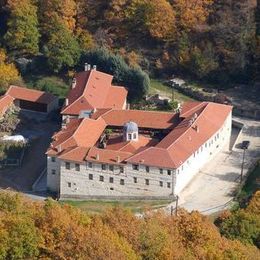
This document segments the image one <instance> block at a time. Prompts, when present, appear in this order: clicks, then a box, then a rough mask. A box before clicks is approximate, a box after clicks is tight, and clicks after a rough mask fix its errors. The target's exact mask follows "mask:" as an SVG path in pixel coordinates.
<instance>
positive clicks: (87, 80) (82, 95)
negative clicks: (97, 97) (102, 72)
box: [61, 70, 92, 113]
mask: <svg viewBox="0 0 260 260" xmlns="http://www.w3.org/2000/svg"><path fill="white" fill-rule="evenodd" d="M83 72H85V71H83ZM91 72H92V70H90V71H89V76H88V77H87V79H86V82H85V87H84V91H83V93H82V94H81V95H80V96H79V97H78V98H77V99H75V100H74V101H73V102H72V103H71V104H69V105H68V106H66V107H65V108H64V109H63V110H62V111H61V112H62V113H64V112H65V111H66V110H67V109H68V108H70V107H71V106H72V105H73V104H74V103H76V102H77V101H79V100H80V98H82V97H84V93H85V90H86V89H87V87H86V86H87V84H88V82H89V78H90V75H91ZM66 98H67V97H66ZM84 98H85V97H84ZM85 100H86V101H87V99H86V98H85ZM87 102H88V101H87ZM88 104H89V105H91V104H90V103H89V102H88ZM91 106H92V105H91Z"/></svg>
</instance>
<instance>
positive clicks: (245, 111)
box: [167, 78, 260, 120]
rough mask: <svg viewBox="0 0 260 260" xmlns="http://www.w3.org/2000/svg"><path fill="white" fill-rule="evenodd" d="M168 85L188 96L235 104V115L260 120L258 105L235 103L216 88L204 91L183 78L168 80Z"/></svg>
mask: <svg viewBox="0 0 260 260" xmlns="http://www.w3.org/2000/svg"><path fill="white" fill-rule="evenodd" d="M167 85H169V86H170V87H173V88H174V89H176V90H178V91H179V92H181V93H183V94H184V95H186V96H189V97H191V98H194V99H196V100H199V101H209V102H217V103H222V104H230V105H232V106H233V114H234V115H235V116H241V117H247V118H251V119H255V120H260V109H259V108H257V107H256V106H253V107H252V106H246V105H244V104H242V102H241V104H240V103H233V102H232V98H230V97H228V96H226V95H225V94H224V93H221V92H220V93H218V91H217V90H216V89H211V90H207V91H208V92H207V91H204V90H203V89H202V88H196V87H194V86H191V85H188V84H187V83H185V81H183V80H181V79H177V78H176V79H174V80H172V81H170V82H167Z"/></svg>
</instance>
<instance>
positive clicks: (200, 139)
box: [127, 102, 232, 168]
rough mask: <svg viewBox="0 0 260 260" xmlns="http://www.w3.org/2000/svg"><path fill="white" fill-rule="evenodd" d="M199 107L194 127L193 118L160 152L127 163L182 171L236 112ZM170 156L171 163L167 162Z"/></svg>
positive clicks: (143, 154) (217, 106) (146, 153)
mask: <svg viewBox="0 0 260 260" xmlns="http://www.w3.org/2000/svg"><path fill="white" fill-rule="evenodd" d="M197 108H198V110H194V111H193V112H194V114H195V113H196V114H197V118H196V119H195V120H194V122H193V123H192V124H190V120H191V119H192V115H190V116H189V117H187V118H185V119H184V120H183V121H182V122H181V123H180V124H179V125H178V126H177V127H176V128H174V129H173V130H172V132H171V133H169V134H168V135H167V136H166V137H165V138H164V139H163V140H162V141H161V142H160V143H159V144H158V145H156V147H155V148H156V149H148V150H144V151H143V152H141V153H139V154H136V155H134V156H133V157H131V158H129V159H128V160H127V161H128V162H131V163H140V161H142V162H143V164H148V165H154V166H159V167H166V166H167V165H168V166H167V167H170V166H171V168H178V167H179V166H181V165H182V164H183V163H184V162H185V161H186V160H187V159H188V158H189V157H190V156H191V155H192V154H193V153H194V152H196V151H197V150H198V149H199V148H200V147H201V145H203V144H204V143H205V142H206V141H207V140H209V139H210V138H211V136H213V135H214V134H215V133H216V132H217V131H218V130H219V129H220V128H221V127H222V125H223V124H224V122H225V120H226V118H227V117H228V115H229V114H230V113H231V111H232V107H231V106H226V105H221V104H216V103H208V102H203V103H202V104H201V106H198V107H197ZM194 114H193V115H194ZM196 129H198V131H197V130H196ZM157 148H158V149H159V150H158V149H157ZM162 151H163V152H162ZM166 152H167V153H166ZM152 154H153V155H152ZM166 157H167V158H168V159H167V163H168V164H167V163H165V158H166ZM160 162H161V163H160Z"/></svg>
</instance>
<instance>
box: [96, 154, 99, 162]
mask: <svg viewBox="0 0 260 260" xmlns="http://www.w3.org/2000/svg"><path fill="white" fill-rule="evenodd" d="M96 160H97V161H98V160H99V154H98V153H97V155H96Z"/></svg>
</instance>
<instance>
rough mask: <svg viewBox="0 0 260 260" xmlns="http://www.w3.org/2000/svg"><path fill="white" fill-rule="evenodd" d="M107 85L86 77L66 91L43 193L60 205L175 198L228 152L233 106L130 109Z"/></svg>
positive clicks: (94, 75)
mask: <svg viewBox="0 0 260 260" xmlns="http://www.w3.org/2000/svg"><path fill="white" fill-rule="evenodd" d="M111 81H112V76H109V75H106V74H104V73H101V72H98V71H96V70H90V71H89V70H85V71H84V72H83V73H79V74H78V75H77V77H76V83H75V84H76V86H72V89H71V91H70V94H69V96H68V100H67V101H66V103H65V106H64V108H63V110H62V114H63V115H65V116H66V124H63V127H62V129H61V130H60V131H59V132H58V133H56V134H55V135H54V136H53V140H52V143H51V144H50V147H49V149H48V151H47V164H48V167H47V186H48V189H49V190H50V191H51V192H55V193H57V194H58V196H59V197H60V198H128V199H129V198H162V197H169V196H172V195H176V194H178V193H180V192H181V191H182V190H183V188H184V187H185V186H186V185H187V184H188V183H189V182H190V181H191V180H192V178H193V177H194V176H195V175H196V173H197V172H198V171H199V170H200V168H201V167H202V166H203V165H204V164H205V163H206V162H208V161H209V160H210V159H211V158H213V156H214V154H216V153H217V152H219V151H220V150H223V149H227V150H228V149H229V141H230V136H231V121H232V119H231V117H232V107H231V106H227V105H222V104H217V103H211V102H187V103H184V104H183V105H182V107H181V108H180V109H179V111H177V112H156V111H142V110H128V109H124V108H125V107H126V105H125V104H126V94H127V91H126V90H125V89H124V88H122V87H114V88H113V87H112V86H111ZM74 82H75V81H74ZM82 82H83V83H82ZM90 82H91V83H90ZM77 84H78V86H77ZM93 86H95V87H94V88H93ZM88 88H90V90H87V89H88ZM103 88H104V89H105V90H104V91H101V92H100V91H99V92H96V91H95V90H96V89H99V90H102V89H103ZM76 89H79V91H76ZM109 89H110V90H111V89H113V90H112V93H109ZM72 93H74V94H72ZM86 93H88V94H86ZM90 93H91V94H90ZM105 93H106V94H105ZM81 100H83V102H81ZM72 108H73V109H72ZM86 111H87V112H86Z"/></svg>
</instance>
